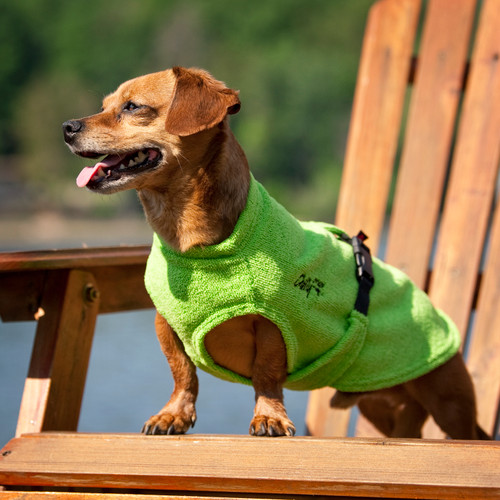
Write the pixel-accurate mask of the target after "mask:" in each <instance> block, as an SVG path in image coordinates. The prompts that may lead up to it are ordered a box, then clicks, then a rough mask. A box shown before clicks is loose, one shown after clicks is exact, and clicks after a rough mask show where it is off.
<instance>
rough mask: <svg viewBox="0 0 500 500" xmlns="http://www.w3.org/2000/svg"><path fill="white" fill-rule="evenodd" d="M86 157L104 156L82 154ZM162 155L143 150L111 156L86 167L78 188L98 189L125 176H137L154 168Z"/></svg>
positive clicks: (156, 151)
mask: <svg viewBox="0 0 500 500" xmlns="http://www.w3.org/2000/svg"><path fill="white" fill-rule="evenodd" d="M80 156H85V157H93V158H95V157H98V156H102V155H101V154H99V153H90V154H89V153H86V154H80ZM160 159H161V154H160V152H159V151H158V150H156V149H142V150H140V151H134V152H132V153H123V154H110V155H108V156H106V157H105V158H104V159H102V160H101V161H99V162H97V163H96V164H95V165H94V166H92V167H85V168H84V169H83V170H82V171H81V172H80V174H79V175H78V177H77V179H76V184H77V186H78V187H85V186H87V187H89V188H92V187H97V186H98V185H99V184H100V183H102V182H110V181H111V182H112V181H116V180H119V179H121V178H122V177H124V176H130V175H135V174H138V173H140V172H143V171H144V170H148V169H150V168H154V167H155V166H156V165H158V163H159V162H160Z"/></svg>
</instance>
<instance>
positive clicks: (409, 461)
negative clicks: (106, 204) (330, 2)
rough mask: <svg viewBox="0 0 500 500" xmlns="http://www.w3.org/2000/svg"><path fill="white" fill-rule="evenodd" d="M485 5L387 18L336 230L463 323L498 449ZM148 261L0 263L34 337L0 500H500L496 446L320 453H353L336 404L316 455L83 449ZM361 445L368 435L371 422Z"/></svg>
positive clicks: (366, 84) (495, 217)
mask: <svg viewBox="0 0 500 500" xmlns="http://www.w3.org/2000/svg"><path fill="white" fill-rule="evenodd" d="M478 3H479V2H476V1H475V0H429V1H428V3H427V7H426V9H425V16H423V15H422V12H421V10H422V5H421V0H379V1H377V2H375V3H374V5H373V7H372V9H371V11H370V15H369V19H368V25H367V29H366V35H365V40H364V46H363V53H362V59H361V66H360V70H359V78H358V84H357V88H356V94H355V103H354V109H353V117H352V123H351V128H350V133H349V141H348V148H347V154H346V162H345V170H344V178H343V182H342V188H341V193H340V200H339V206H338V211H337V224H338V225H340V226H341V227H343V228H344V229H346V230H347V231H349V232H356V231H357V230H358V229H360V228H363V229H364V231H365V232H367V233H368V234H369V235H370V240H369V242H370V244H371V248H372V249H373V250H375V249H378V248H379V247H380V245H381V241H382V240H383V239H384V238H385V239H386V243H385V244H384V245H383V246H384V248H385V247H386V249H387V250H386V252H385V253H386V255H385V256H386V258H387V260H388V261H389V262H391V263H393V264H395V265H396V266H398V267H400V268H403V269H404V270H405V271H406V272H407V273H409V274H410V275H411V276H412V277H413V278H414V280H415V281H416V282H417V283H418V284H420V285H421V286H422V287H425V288H426V289H428V291H429V294H430V295H431V297H432V299H433V300H434V302H435V303H436V304H437V305H438V306H440V307H441V308H442V309H444V310H445V311H447V312H448V313H449V314H450V315H451V316H452V317H453V318H454V319H455V321H456V322H457V324H458V325H459V327H460V330H461V331H462V332H463V335H464V339H466V342H465V345H466V349H465V351H466V353H467V358H468V364H469V367H470V369H471V372H472V374H473V377H474V381H475V384H476V389H477V393H478V400H479V401H478V402H479V419H480V422H481V423H482V425H483V426H484V427H485V428H486V429H487V430H488V431H489V432H492V433H496V435H497V436H498V430H497V428H498V422H497V420H498V417H497V416H498V395H499V390H500V314H499V313H498V310H499V309H500V279H499V278H498V276H499V273H500V209H499V208H498V202H497V198H498V192H497V191H498V188H497V187H496V186H497V176H498V162H499V155H500V147H499V144H500V141H499V131H500V68H499V66H500V61H499V54H500V30H499V27H500V0H483V2H481V5H480V7H481V9H480V13H479V15H477V14H476V8H478ZM420 19H424V27H423V31H422V36H421V38H419V35H418V33H419V31H418V25H419V21H420ZM476 19H478V21H477V29H476V28H475V23H476ZM416 40H419V43H417V45H418V46H419V56H418V58H415V57H413V51H414V47H415V45H416ZM470 47H472V52H471V54H470V60H469V48H470ZM468 60H469V62H467V61H468ZM409 75H410V87H409V88H410V89H411V92H410V91H409V90H408V76H409ZM407 102H409V109H408V119H407V120H406V123H405V120H404V119H403V117H404V116H405V112H404V111H405V107H406V103H407ZM401 128H403V130H404V132H405V133H404V134H401V132H400V129H401ZM400 143H401V144H402V147H401V150H402V152H401V161H400V165H399V168H398V169H397V170H398V179H397V182H396V183H395V185H396V188H395V194H394V199H393V202H392V204H391V206H392V212H391V216H390V224H389V232H388V236H387V237H384V236H383V235H384V224H385V217H386V210H387V206H388V204H389V202H388V200H389V199H390V193H391V185H392V184H391V183H392V177H393V170H394V165H395V158H397V157H398V156H399V155H398V150H399V144H400ZM147 254H148V249H147V248H145V247H140V248H115V249H99V250H78V251H69V252H68V251H66V252H45V253H43V252H36V253H16V254H4V255H1V256H0V315H1V317H2V320H3V321H15V320H25V319H29V318H31V319H32V318H33V315H35V316H36V317H37V319H38V327H37V334H36V339H35V344H34V347H33V354H32V360H31V364H30V369H29V374H28V378H27V380H26V386H25V392H24V395H23V401H22V406H21V412H20V416H19V424H18V430H17V437H16V438H14V439H12V440H11V441H10V442H9V443H7V444H6V445H5V447H4V448H3V449H2V450H1V451H0V485H4V487H5V489H4V490H2V487H1V486H0V500H7V499H8V500H11V499H21V498H29V499H37V498H42V497H43V498H53V499H55V498H70V499H71V498H74V499H84V498H85V499H91V498H103V499H127V498H137V499H143V500H146V499H148V500H149V499H153V498H159V496H160V495H161V496H164V497H168V496H169V497H176V498H178V497H179V496H182V495H190V496H193V495H196V498H208V497H212V498H213V496H214V495H219V496H220V497H226V498H227V497H230V498H248V497H252V496H253V497H255V496H256V495H258V496H259V497H260V498H270V497H272V498H290V497H292V496H293V497H299V496H306V495H322V496H330V497H342V498H345V497H347V496H349V497H357V498H368V497H370V498H373V497H379V498H381V497H383V498H387V497H390V498H498V497H500V473H499V464H500V444H499V443H498V442H495V441H492V442H457V441H453V442H450V441H443V440H431V441H426V440H394V439H381V438H350V439H346V438H324V437H320V436H341V435H345V433H346V431H347V429H348V427H349V422H350V421H351V422H352V417H351V416H349V414H348V413H347V412H333V411H331V410H329V409H328V401H329V399H330V396H331V391H330V390H320V391H315V392H313V393H312V394H311V399H310V404H309V410H308V414H307V425H308V429H309V431H310V433H311V434H312V435H313V436H316V437H304V438H293V439H275V438H274V439H273V438H252V437H247V436H245V437H234V436H233V437H231V436H200V435H196V434H193V435H190V436H180V437H179V436H141V435H139V434H137V435H116V434H81V433H76V432H75V431H76V429H77V422H78V415H79V410H80V403H81V396H82V393H83V387H84V384H85V375H86V368H87V364H88V356H89V353H90V348H91V343H92V334H93V330H94V323H95V319H96V316H97V314H98V313H103V312H111V311H120V310H130V309H139V308H144V307H150V305H151V304H150V301H149V298H148V297H147V295H146V293H145V291H144V288H143V286H142V276H143V273H144V265H145V261H146V258H147ZM111 290H112V293H110V291H111ZM0 341H1V340H0ZM351 427H352V425H351ZM47 431H57V432H47ZM61 431H67V432H61ZM357 431H358V434H360V435H365V436H366V435H367V434H370V433H372V432H373V431H372V429H369V428H368V427H367V425H366V424H365V423H363V422H362V421H360V422H358V424H357ZM435 432H436V431H435V430H433V429H430V430H429V433H431V434H433V435H435ZM26 433H30V434H26ZM42 490H43V491H42Z"/></svg>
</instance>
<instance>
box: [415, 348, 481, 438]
mask: <svg viewBox="0 0 500 500" xmlns="http://www.w3.org/2000/svg"><path fill="white" fill-rule="evenodd" d="M405 388H406V389H407V390H408V392H410V394H411V395H412V396H413V397H414V398H415V399H416V400H417V401H418V402H419V403H420V404H421V405H422V406H423V407H424V408H426V410H427V411H428V412H429V413H430V414H431V415H432V417H433V418H434V420H435V421H436V423H437V424H438V425H439V427H440V428H441V429H442V430H443V432H445V433H446V434H447V435H448V436H449V437H451V438H453V439H491V438H490V437H489V436H488V435H487V434H486V432H484V431H483V430H482V429H481V428H480V427H479V425H478V423H477V420H476V398H475V394H474V387H473V384H472V380H471V378H470V375H469V373H468V372H467V369H466V367H465V364H464V362H463V359H462V356H461V355H460V354H456V355H455V356H454V357H453V358H451V359H450V360H449V361H447V362H446V363H444V364H443V365H441V366H439V367H438V368H436V369H435V370H433V371H432V372H430V373H427V374H426V375H423V376H422V377H419V378H417V379H415V380H411V381H410V382H407V383H406V384H405Z"/></svg>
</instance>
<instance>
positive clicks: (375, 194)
mask: <svg viewBox="0 0 500 500" xmlns="http://www.w3.org/2000/svg"><path fill="white" fill-rule="evenodd" d="M419 16H420V0H397V1H394V0H389V1H387V0H384V1H378V2H376V3H375V4H374V5H373V6H372V8H371V9H370V13H369V16H368V20H367V26H366V30H365V37H364V40H363V49H362V55H361V64H360V68H359V75H358V79H357V84H356V90H355V95H354V105H353V111H352V117H351V127H350V132H349V139H348V144H347V150H346V159H345V167H344V170H343V179H342V190H341V192H340V194H339V202H338V206H337V215H336V223H337V224H338V225H339V226H340V227H342V228H343V229H344V230H345V231H348V232H349V233H352V234H355V233H357V231H358V230H359V229H363V230H364V231H365V232H366V233H367V234H368V235H369V237H370V240H369V241H370V246H371V248H372V249H374V250H375V251H376V249H377V247H378V245H379V242H380V240H381V235H382V229H383V225H384V218H385V211H386V206H387V198H388V196H389V189H390V184H391V178H392V171H393V166H394V158H395V156H396V152H397V148H398V136H399V128H400V124H401V118H402V114H403V108H404V101H405V95H406V88H407V83H408V77H409V74H410V70H411V66H412V54H413V46H414V43H415V36H416V30H417V25H418V20H419ZM332 395H333V389H329V388H325V389H319V390H317V391H313V392H312V393H311V396H310V402H309V409H308V413H307V416H306V426H307V428H308V432H309V433H310V434H312V435H317V436H321V435H328V436H332V435H346V434H347V429H348V426H349V420H350V417H349V414H348V412H345V411H339V410H333V409H331V408H330V407H329V404H328V403H329V400H330V398H331V396H332Z"/></svg>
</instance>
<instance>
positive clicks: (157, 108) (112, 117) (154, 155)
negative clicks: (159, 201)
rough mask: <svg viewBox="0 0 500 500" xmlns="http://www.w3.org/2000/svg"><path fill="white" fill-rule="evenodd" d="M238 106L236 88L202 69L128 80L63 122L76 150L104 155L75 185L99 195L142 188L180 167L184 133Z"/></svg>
mask: <svg viewBox="0 0 500 500" xmlns="http://www.w3.org/2000/svg"><path fill="white" fill-rule="evenodd" d="M239 109H240V101H239V99H238V92H237V91H234V90H231V89H229V88H227V87H226V86H225V85H224V84H223V83H222V82H219V81H217V80H215V79H214V78H212V77H211V76H210V75H209V74H208V73H207V72H205V71H202V70H198V69H185V68H179V67H175V68H172V69H168V70H166V71H162V72H159V73H153V74H149V75H145V76H141V77H138V78H134V79H133V80H129V81H127V82H125V83H123V84H122V85H120V87H118V89H117V90H116V91H115V92H114V93H113V94H110V95H109V96H107V97H106V98H105V99H104V101H103V106H102V110H101V112H100V113H97V114H95V115H92V116H89V117H86V118H81V119H79V120H69V121H67V122H65V123H64V124H63V132H64V140H65V141H66V144H67V145H68V146H69V148H70V149H71V151H72V152H73V153H75V154H77V155H79V156H82V157H85V158H101V157H104V158H102V159H101V160H100V161H98V162H97V163H96V164H95V165H94V166H91V167H86V168H84V169H83V170H82V172H81V173H80V175H79V176H78V179H77V184H78V185H79V186H80V187H84V186H86V187H87V188H89V189H91V190H92V191H97V192H100V193H113V192H116V191H122V190H125V189H133V188H135V189H140V188H141V187H144V186H146V185H148V183H150V181H151V180H152V179H153V178H154V177H156V176H158V175H159V174H162V173H164V171H168V168H172V167H174V166H175V167H177V168H178V166H179V164H178V162H179V158H180V157H182V156H183V155H184V154H185V152H184V151H183V148H182V143H183V139H184V138H185V137H188V136H193V135H194V134H198V133H200V132H203V131H205V130H210V129H213V128H215V127H216V126H217V125H219V124H220V123H222V122H223V121H224V119H225V117H226V116H227V115H228V114H234V113H237V112H238V111H239ZM167 173H168V172H167Z"/></svg>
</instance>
